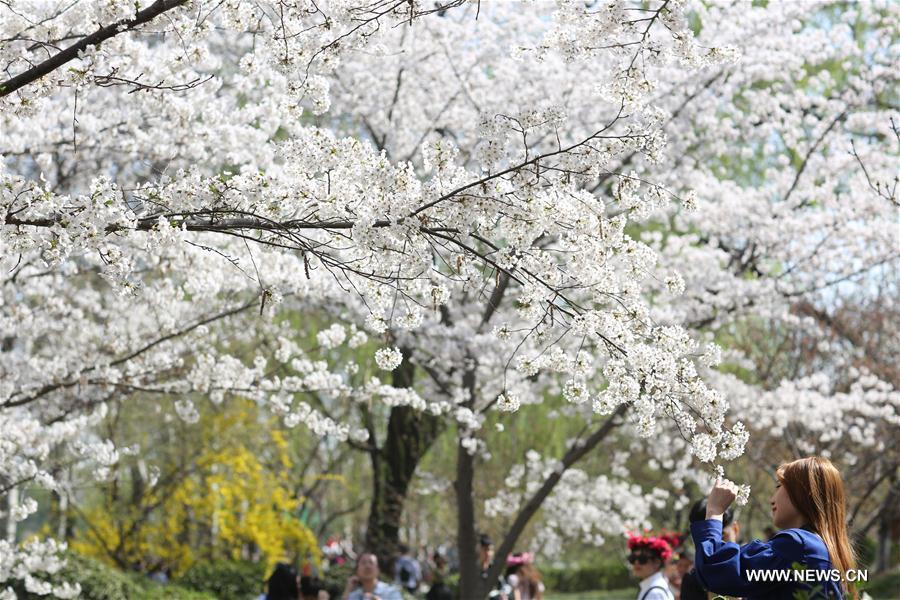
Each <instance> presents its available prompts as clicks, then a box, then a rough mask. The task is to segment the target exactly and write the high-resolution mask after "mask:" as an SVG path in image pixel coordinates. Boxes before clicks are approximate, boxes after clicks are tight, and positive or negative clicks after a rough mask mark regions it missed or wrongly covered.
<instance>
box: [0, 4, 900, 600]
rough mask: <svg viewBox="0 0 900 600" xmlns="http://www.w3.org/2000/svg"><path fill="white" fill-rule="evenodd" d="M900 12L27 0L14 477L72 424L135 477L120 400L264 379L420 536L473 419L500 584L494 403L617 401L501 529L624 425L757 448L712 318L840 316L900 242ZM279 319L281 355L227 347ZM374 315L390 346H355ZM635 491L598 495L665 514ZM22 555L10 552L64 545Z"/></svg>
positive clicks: (206, 391)
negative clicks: (430, 479)
mask: <svg viewBox="0 0 900 600" xmlns="http://www.w3.org/2000/svg"><path fill="white" fill-rule="evenodd" d="M895 13H896V7H894V6H891V5H886V6H880V5H877V4H873V5H861V6H860V7H859V8H858V9H857V10H855V11H853V14H852V16H849V15H845V14H840V13H836V12H835V11H834V9H833V7H832V6H831V5H830V4H828V3H823V4H806V3H804V4H790V5H783V4H776V3H770V5H767V6H752V5H750V4H735V5H730V6H724V5H717V4H714V5H711V6H708V5H705V4H702V3H687V2H683V1H676V0H660V1H658V2H651V3H649V4H647V3H634V4H628V3H621V2H597V3H588V4H584V3H575V2H560V3H558V4H555V5H550V4H542V3H536V4H528V5H518V4H512V3H502V4H496V5H494V4H487V3H485V4H484V5H481V4H480V3H464V2H450V3H447V4H444V5H442V4H440V3H435V4H432V3H421V2H409V1H406V0H404V1H398V2H379V3H374V4H364V3H354V2H344V1H335V2H329V3H314V2H299V1H298V2H288V1H279V2H274V1H273V2H255V3H245V2H238V1H225V2H202V1H199V0H195V1H192V2H186V1H175V0H158V1H157V2H154V3H152V4H147V5H142V4H141V3H111V2H106V1H100V0H97V1H90V0H85V1H82V2H76V3H71V4H66V5H58V4H56V3H52V2H46V3H44V2H34V3H31V2H29V3H10V4H9V5H8V6H5V7H2V8H0V15H2V16H0V36H2V39H3V40H4V41H3V46H2V49H0V61H2V63H3V64H4V67H5V71H4V72H5V73H7V74H8V75H9V76H8V78H7V79H6V80H5V81H2V82H0V127H2V131H3V137H2V140H0V151H2V153H3V158H4V160H3V161H2V162H0V214H2V215H3V217H2V218H3V220H2V224H0V245H2V250H3V251H2V253H0V254H2V258H0V261H2V265H3V267H4V268H3V273H4V280H3V286H2V295H0V298H2V303H3V304H2V306H3V309H2V312H0V315H2V319H3V329H4V339H3V352H2V353H0V368H2V370H3V381H2V384H0V421H2V424H3V427H2V428H0V429H2V431H3V433H2V434H0V436H2V438H0V441H2V444H0V448H2V452H0V489H2V490H4V491H6V490H9V489H12V488H14V487H16V486H18V485H20V484H21V483H23V482H31V481H33V482H36V483H38V484H40V485H43V486H45V487H49V488H53V487H55V486H57V482H56V480H55V478H54V470H55V464H54V462H53V461H51V460H50V457H51V455H53V456H56V455H58V452H52V453H51V451H52V450H55V449H60V450H61V451H63V453H66V454H72V453H74V454H75V455H76V456H77V457H78V458H84V459H89V460H93V461H95V462H96V463H97V464H98V465H99V468H98V469H97V475H98V476H100V477H105V476H108V475H109V474H110V473H111V470H110V469H109V467H110V466H111V465H113V464H115V462H116V460H117V450H116V449H115V447H114V446H112V445H111V444H109V443H107V442H105V441H104V440H102V439H99V438H97V437H95V436H94V435H93V434H91V433H89V432H88V426H89V425H90V423H92V422H96V421H97V420H98V419H101V418H102V415H103V410H104V409H103V407H104V405H105V404H106V403H108V402H110V401H122V400H123V399H128V398H129V397H130V395H132V394H134V393H135V392H141V393H142V397H147V396H151V397H152V396H158V397H174V398H175V399H176V402H175V409H176V411H177V413H178V415H179V416H180V417H181V418H183V419H185V420H187V421H194V420H196V419H197V418H198V412H197V409H196V406H195V405H194V404H193V402H194V401H195V400H196V399H197V398H198V397H202V396H207V397H208V398H209V399H210V400H211V401H212V402H213V403H217V402H220V401H221V400H222V399H223V398H224V396H225V395H226V394H233V395H239V396H243V397H247V398H250V399H253V400H255V401H256V402H257V403H258V404H260V405H261V406H263V407H265V408H268V409H270V410H272V411H274V412H275V413H276V414H278V415H280V416H282V417H283V419H284V422H285V423H286V424H288V425H290V426H295V425H298V424H301V423H302V424H304V425H306V426H307V427H308V428H309V430H310V431H312V432H313V433H314V434H316V435H320V436H329V437H332V438H334V439H337V440H340V441H346V442H348V443H350V444H351V445H355V446H357V447H359V448H362V449H364V450H366V451H367V452H369V454H370V456H371V457H372V465H373V471H374V475H375V477H374V479H375V481H376V490H375V491H376V493H375V494H374V498H373V514H376V513H378V511H381V513H380V514H381V515H382V516H384V515H387V518H385V519H381V522H378V520H377V519H376V520H374V521H371V525H370V530H371V531H377V530H379V528H382V526H383V528H382V530H381V533H385V532H386V533H387V537H388V538H389V537H390V535H391V534H393V535H396V524H397V523H396V521H397V518H398V514H399V511H400V510H402V494H403V493H404V492H405V489H406V487H407V486H408V483H409V480H410V478H411V477H412V474H413V472H414V470H415V466H416V463H417V461H418V459H419V458H420V457H421V456H422V455H423V454H424V452H425V451H427V449H428V447H429V445H430V443H431V442H432V441H433V439H434V437H435V436H436V435H437V434H438V433H440V431H442V430H444V428H446V427H447V426H448V425H450V426H452V427H454V428H455V430H456V431H458V435H459V444H458V456H457V477H456V488H455V489H456V495H457V504H458V510H459V548H460V558H461V561H462V591H463V594H464V595H465V597H477V596H480V595H483V594H484V593H485V592H486V590H485V589H484V582H483V580H481V578H479V577H478V576H477V572H476V570H475V569H476V567H475V557H474V554H473V553H474V545H475V544H474V542H475V522H474V500H475V499H474V496H473V492H472V481H473V479H474V478H475V476H476V475H475V474H476V470H477V468H478V464H479V462H478V461H479V460H481V457H483V456H484V453H485V452H486V451H487V441H488V435H487V432H485V431H483V428H482V425H483V423H484V422H485V416H486V415H487V414H489V413H493V412H497V411H499V412H501V413H515V412H516V411H517V410H518V408H519V407H520V406H521V405H522V404H533V403H540V402H544V401H545V399H546V398H548V397H552V396H556V397H562V398H563V399H564V402H565V403H566V404H567V405H568V406H569V408H568V409H567V410H568V412H570V413H572V416H580V417H581V418H582V419H583V420H584V423H585V428H584V430H583V433H582V435H581V436H579V437H577V438H575V439H573V440H572V442H571V444H570V448H569V450H568V452H567V453H566V454H565V455H564V456H562V457H559V459H558V460H556V459H552V460H549V462H548V464H547V465H546V467H547V468H545V469H537V468H535V469H533V470H532V472H541V473H543V477H542V480H541V481H538V482H536V484H535V486H533V487H532V488H530V489H529V493H528V494H527V496H526V497H523V498H521V505H520V506H519V505H517V506H515V513H516V515H517V516H516V519H515V521H514V523H513V525H512V527H511V528H510V531H509V532H508V534H507V536H506V537H505V539H504V540H503V542H502V543H501V545H500V548H499V551H500V552H501V553H503V552H506V551H508V550H510V549H512V546H513V544H514V543H515V541H516V539H517V537H518V535H519V534H520V533H521V531H522V530H523V528H524V526H525V525H526V524H527V523H528V522H529V520H531V518H532V517H533V516H534V514H535V513H536V511H537V510H538V508H540V507H541V506H542V505H543V504H544V502H545V501H546V500H548V498H551V495H552V494H553V493H554V491H556V492H557V493H561V492H562V491H564V490H566V489H570V490H571V489H577V488H578V487H582V488H584V487H585V486H586V485H587V483H586V479H585V478H586V477H587V476H586V475H583V474H582V475H578V474H576V473H574V472H571V473H570V474H568V475H567V474H566V473H567V470H568V469H569V468H570V467H572V466H573V465H575V463H577V462H578V461H579V460H580V459H582V458H583V457H584V456H585V455H586V454H587V453H588V452H590V451H592V450H594V449H595V448H597V447H598V446H599V445H600V444H601V443H603V442H604V441H607V440H608V439H609V436H610V435H611V431H613V430H619V431H620V432H622V434H623V435H626V436H630V437H631V438H633V439H637V440H640V439H648V438H651V437H652V438H653V439H655V440H657V443H656V444H654V445H655V446H656V447H657V448H665V451H666V452H669V453H671V452H675V456H674V457H665V458H664V461H665V464H668V465H670V466H669V467H666V468H668V469H669V470H671V471H672V474H671V477H672V478H673V479H674V480H680V479H684V478H694V479H698V480H703V478H706V477H709V475H710V474H711V473H712V469H711V468H709V467H707V468H703V467H701V465H700V463H709V464H710V465H711V464H713V463H715V462H716V461H728V460H730V459H733V458H735V457H737V456H739V455H740V454H741V453H742V451H743V447H744V445H745V443H746V441H747V431H746V428H745V427H744V426H743V425H742V424H741V423H740V421H739V420H738V419H740V418H742V417H743V413H742V409H743V408H745V406H746V405H743V404H740V403H738V410H733V411H732V413H733V415H729V410H728V409H729V399H727V398H730V395H728V396H726V394H723V391H726V392H727V391H731V390H733V389H734V388H735V386H737V385H738V383H735V382H734V380H733V379H731V378H728V377H723V376H721V374H717V372H716V371H715V370H714V369H712V367H714V366H715V365H716V364H717V363H718V362H719V360H720V358H721V356H720V350H719V347H718V346H716V345H715V344H712V343H710V342H711V341H712V339H713V336H714V335H715V334H717V333H719V332H723V331H727V330H728V328H729V327H732V326H733V324H735V323H739V322H741V320H743V319H747V318H751V317H753V318H763V319H776V320H782V321H785V322H788V323H791V324H793V323H795V316H794V315H795V314H796V313H795V312H792V309H793V308H796V306H798V302H801V301H803V302H808V303H810V305H811V306H813V307H817V306H818V309H817V310H822V307H823V305H827V301H828V299H829V294H830V293H831V290H834V289H835V287H836V286H839V285H841V284H842V283H846V282H852V281H863V282H864V281H865V277H866V276H867V274H869V273H871V272H872V270H873V269H877V268H884V267H885V266H887V265H891V264H895V261H896V258H897V249H896V246H895V240H894V238H893V236H892V234H891V230H890V228H889V223H888V222H889V219H885V218H884V217H885V214H886V211H895V210H896V204H897V197H896V194H895V191H894V188H893V187H892V186H893V185H894V183H893V180H892V177H893V176H894V175H893V171H894V170H893V169H892V165H895V159H896V143H897V142H896V137H892V133H894V132H892V130H891V119H890V113H891V111H892V110H894V109H893V108H892V107H893V106H894V104H895V100H896V99H895V98H893V97H892V96H891V93H892V89H893V88H892V87H891V86H890V85H889V80H890V77H893V74H892V72H891V71H890V68H889V67H890V64H891V60H892V56H891V51H892V50H891V49H892V48H893V47H892V46H891V44H890V43H889V42H890V26H889V24H890V23H891V19H892V18H896V14H895ZM823 22H825V23H828V26H824V25H822V23H823ZM822 65H838V66H839V68H837V69H836V70H835V69H828V68H825V67H823V66H822ZM835 73H837V74H839V75H840V77H841V79H840V80H835V79H834V77H835ZM890 214H895V213H890ZM861 285H865V283H862V284H861ZM823 303H825V304H823ZM298 311H300V312H301V313H302V314H308V315H313V314H316V315H321V314H325V315H328V316H329V317H330V318H331V319H332V320H333V322H334V323H333V324H332V325H331V326H329V327H323V328H322V330H321V331H319V333H318V335H316V336H315V340H314V343H303V340H305V339H306V338H304V337H303V336H298V335H297V333H296V324H295V323H294V322H292V321H291V320H290V319H285V318H282V317H283V316H284V315H285V314H296V313H297V312H298ZM693 332H698V333H696V334H694V333H693ZM260 339H262V340H266V341H267V345H264V346H262V348H264V349H263V350H260V351H259V352H258V353H256V355H255V356H254V357H253V358H252V359H251V360H241V358H240V357H238V356H236V355H235V354H234V353H232V352H229V351H228V348H229V347H231V346H232V345H233V344H234V343H242V342H248V341H251V340H260ZM369 343H371V344H373V345H375V346H376V347H377V349H375V351H374V352H372V353H371V355H370V357H369V358H370V360H369V361H367V363H366V362H364V363H362V364H361V363H360V362H358V361H355V360H346V357H343V356H341V355H340V353H338V352H336V351H335V350H336V349H337V348H340V347H343V346H344V345H346V346H349V347H350V348H359V347H362V346H364V345H365V344H369ZM266 348H267V349H266ZM378 371H382V372H385V373H387V372H391V374H392V379H391V383H385V382H383V381H382V380H381V378H380V377H378V376H376V375H375V373H377V372H378ZM828 401H829V402H830V401H831V399H829V400H828ZM863 401H865V400H863ZM751 404H752V403H751ZM885 406H886V407H887V409H886V410H894V409H895V407H896V394H894V395H893V396H889V401H888V402H887V403H886V404H885ZM733 408H734V407H733ZM747 410H749V408H747ZM754 414H755V413H754ZM893 414H895V411H894V413H893ZM508 418H512V417H511V416H510V417H508ZM492 435H493V434H492ZM501 435H502V434H501ZM660 441H662V443H659V442H660ZM399 458H404V460H402V461H400V460H394V459H399ZM661 458H662V457H661ZM532 462H536V459H535V461H532ZM621 478H622V479H623V480H624V481H627V474H626V473H622V475H621ZM624 481H610V480H609V479H605V480H602V481H599V480H598V481H597V482H596V483H592V484H591V485H596V486H598V489H603V490H619V491H617V492H610V493H611V494H612V495H614V496H618V495H619V494H622V493H626V492H624V490H625V489H628V488H627V486H624ZM561 482H563V483H571V484H572V485H571V486H565V485H562V486H561V487H558V486H560V484H561ZM378 485H381V486H382V487H381V488H379V487H378ZM623 486H624V487H623ZM379 489H380V490H382V491H383V490H385V489H387V490H388V492H389V493H388V494H387V495H384V496H379V493H378V492H379ZM632 493H633V491H632ZM570 497H577V496H570ZM550 501H551V502H552V499H551V500H550ZM647 501H648V500H646V499H644V498H639V499H635V502H638V503H639V504H641V505H643V506H646V504H642V503H646V502H647ZM582 502H584V500H582ZM625 504H626V503H621V502H618V501H611V502H610V503H609V505H608V507H607V508H606V509H605V510H602V511H598V512H596V514H594V516H593V517H592V518H593V519H594V521H593V523H597V524H601V523H606V524H619V525H616V526H614V527H610V528H609V529H607V530H606V531H607V532H609V533H612V532H613V530H614V529H615V527H621V526H625V525H628V524H630V523H636V522H638V521H640V520H641V519H642V518H645V515H646V512H645V511H643V512H642V510H641V509H635V508H634V503H628V504H627V505H625ZM31 509H32V507H29V506H24V507H18V506H14V507H12V511H11V512H14V513H17V514H18V515H22V514H25V513H27V512H28V510H31ZM623 515H624V516H623ZM372 525H374V527H372ZM598 527H600V525H598ZM588 529H590V528H588ZM373 540H374V541H376V542H377V541H378V538H377V537H376V538H373ZM388 542H390V540H388ZM48 548H50V547H49V546H48ZM51 549H52V548H51ZM48 551H49V550H48ZM10 556H12V558H10V559H9V560H8V561H7V562H6V563H3V565H2V568H0V579H4V578H5V577H6V576H9V575H14V576H16V577H20V578H24V577H26V576H28V577H31V574H30V573H31V571H34V572H38V571H40V570H41V569H44V570H48V569H51V568H55V565H54V564H41V563H40V562H39V561H37V562H36V561H24V560H23V559H21V558H20V557H21V555H16V554H12V553H11V554H10ZM499 568H500V565H499V564H498V565H497V566H496V567H495V570H499ZM489 580H490V578H489ZM30 581H31V583H30V584H29V585H30V586H31V588H35V589H37V588H40V587H41V585H42V584H41V582H40V581H39V580H38V579H35V578H33V577H32V579H31V580H30ZM54 593H57V594H58V595H64V594H71V593H72V590H70V589H57V590H54Z"/></svg>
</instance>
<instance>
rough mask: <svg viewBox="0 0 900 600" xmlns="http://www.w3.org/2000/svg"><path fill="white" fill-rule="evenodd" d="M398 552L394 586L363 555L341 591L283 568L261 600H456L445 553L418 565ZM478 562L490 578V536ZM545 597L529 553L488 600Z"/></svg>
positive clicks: (509, 566)
mask: <svg viewBox="0 0 900 600" xmlns="http://www.w3.org/2000/svg"><path fill="white" fill-rule="evenodd" d="M399 550H400V552H399V554H398V555H397V556H396V557H395V558H394V560H393V582H392V583H388V582H387V581H385V580H383V579H382V570H381V565H380V564H379V561H378V557H377V556H376V555H375V554H372V553H369V552H365V553H362V554H360V555H358V556H357V557H356V567H355V569H354V571H353V573H352V575H351V576H350V577H349V578H348V579H347V581H346V584H345V585H344V586H343V588H341V587H339V586H334V585H332V586H331V587H329V586H328V584H326V583H325V582H324V581H323V580H321V579H319V578H317V577H311V576H298V574H297V571H296V570H295V569H294V568H293V567H292V566H290V565H289V564H287V563H279V564H278V565H276V566H275V569H274V570H273V572H272V575H271V576H270V577H269V579H268V580H267V582H266V592H265V593H263V594H261V595H260V596H259V598H258V599H257V600H297V599H299V600H403V595H402V594H401V590H403V591H404V592H406V594H407V597H409V596H412V597H414V598H419V599H421V600H456V593H455V591H454V590H453V588H452V587H451V586H450V585H449V584H448V582H447V576H448V575H449V571H450V569H449V561H448V558H447V556H445V553H444V552H443V551H440V550H436V551H434V552H432V553H425V555H426V556H425V557H424V560H420V559H421V558H423V557H421V556H419V557H416V556H414V555H413V554H412V552H411V551H410V548H409V547H408V546H402V545H401V546H400V549H399ZM423 550H424V549H423ZM327 558H328V562H329V563H330V564H333V565H341V564H344V562H345V561H346V559H347V557H346V556H345V555H341V556H338V555H337V554H336V553H334V552H331V553H329V554H328V556H327ZM479 560H480V566H481V570H482V576H483V577H487V572H488V570H489V569H490V567H491V566H492V565H493V561H494V544H493V542H492V541H491V539H490V537H489V536H487V535H482V536H480V538H479ZM423 563H424V564H423ZM543 594H544V584H543V583H542V582H541V576H540V573H539V572H538V570H537V568H536V567H535V566H534V564H533V555H532V554H530V553H527V552H525V553H516V554H511V555H510V556H508V557H507V559H506V566H505V570H504V571H503V572H502V574H501V575H500V577H498V580H497V582H496V585H495V586H494V589H493V590H492V591H491V592H490V597H491V598H492V599H494V600H543Z"/></svg>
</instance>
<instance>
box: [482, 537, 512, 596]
mask: <svg viewBox="0 0 900 600" xmlns="http://www.w3.org/2000/svg"><path fill="white" fill-rule="evenodd" d="M493 565H494V541H493V540H492V539H491V537H490V536H489V535H487V534H486V533H482V534H481V535H480V536H478V568H479V569H481V578H482V579H487V576H488V571H490V570H491V567H492V566H493ZM509 592H510V589H509V584H508V583H506V579H505V578H504V577H503V576H502V575H501V576H498V577H497V583H496V584H495V585H494V586H493V587H492V588H491V591H490V592H489V593H488V598H489V600H507V598H508V597H509Z"/></svg>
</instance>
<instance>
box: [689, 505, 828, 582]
mask: <svg viewBox="0 0 900 600" xmlns="http://www.w3.org/2000/svg"><path fill="white" fill-rule="evenodd" d="M691 537H692V538H693V539H694V566H695V567H696V573H697V577H698V578H699V579H700V582H701V583H702V584H703V586H704V587H705V588H706V589H708V590H710V591H711V592H715V593H717V594H724V595H726V596H739V597H744V598H747V599H748V600H755V599H759V600H793V598H794V593H795V592H798V591H806V592H807V593H809V598H810V599H811V600H812V599H816V600H819V599H824V598H828V599H829V600H832V599H834V598H838V599H840V598H842V597H843V596H842V595H841V591H840V583H839V582H837V581H831V579H832V574H831V573H830V571H831V569H833V567H832V564H831V560H830V559H829V557H828V549H827V548H826V547H825V542H823V541H822V538H820V537H819V536H818V535H816V534H815V533H813V532H811V531H807V530H805V529H785V530H783V531H779V532H778V533H777V534H775V535H774V536H772V539H771V540H769V541H768V542H761V541H759V540H754V541H752V542H750V543H749V544H746V545H744V546H739V545H737V544H735V543H733V542H723V541H722V521H719V520H717V519H709V520H706V521H697V522H695V523H691ZM794 563H799V564H801V565H803V567H802V568H803V569H811V570H816V571H820V572H824V571H829V573H828V574H826V573H820V574H819V575H818V576H820V577H821V578H820V579H819V580H818V581H815V580H812V581H808V582H807V583H803V582H799V581H793V580H791V581H784V580H782V581H773V580H770V581H760V580H758V579H757V580H756V581H751V576H750V575H748V573H747V572H748V571H755V572H757V573H761V572H770V573H771V572H776V571H777V572H782V573H784V572H787V571H792V570H794V567H793V566H792V565H793V564H794ZM770 576H771V575H770ZM758 577H759V576H758V575H757V578H758ZM782 577H784V575H782Z"/></svg>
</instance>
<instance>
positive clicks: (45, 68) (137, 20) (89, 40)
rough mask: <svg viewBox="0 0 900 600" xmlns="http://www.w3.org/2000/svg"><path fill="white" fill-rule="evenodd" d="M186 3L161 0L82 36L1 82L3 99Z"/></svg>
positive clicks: (0, 87)
mask: <svg viewBox="0 0 900 600" xmlns="http://www.w3.org/2000/svg"><path fill="white" fill-rule="evenodd" d="M186 2H187V0H157V1H156V2H154V3H153V4H151V5H150V6H148V7H147V8H145V9H144V10H142V11H139V12H138V13H137V14H136V15H135V17H134V18H133V19H125V20H122V21H118V22H116V23H112V24H111V25H107V26H106V27H101V28H100V29H98V30H97V31H95V32H94V33H92V34H91V35H88V36H85V37H83V38H81V40H79V41H78V42H77V43H75V44H73V45H71V46H69V47H68V48H66V49H65V50H63V51H62V52H59V53H58V54H56V55H54V56H52V57H50V58H48V59H47V60H45V61H44V62H41V63H38V64H36V65H34V66H33V67H32V68H30V69H28V70H27V71H25V72H24V73H20V74H19V75H16V76H15V77H13V78H12V79H8V80H6V81H4V82H3V83H0V98H2V97H3V96H7V95H9V94H12V93H13V92H15V91H16V90H18V89H20V88H22V87H25V86H26V85H28V84H30V83H33V82H35V81H37V80H38V79H40V78H41V77H43V76H45V75H48V74H50V73H52V72H53V71H55V70H56V69H58V68H59V67H61V66H63V65H64V64H66V63H67V62H69V61H70V60H73V59H75V58H76V57H77V56H78V54H79V53H80V52H81V51H82V50H84V49H85V48H87V47H88V46H98V45H100V44H102V43H103V42H105V41H106V40H108V39H110V38H112V37H115V36H117V35H119V34H120V33H124V32H126V31H131V30H133V29H135V28H136V27H140V26H141V25H143V24H144V23H149V22H150V21H152V20H153V19H155V18H156V17H158V16H159V15H161V14H163V13H164V12H167V11H169V10H172V9H173V8H177V7H178V6H181V5H182V4H185V3H186Z"/></svg>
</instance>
